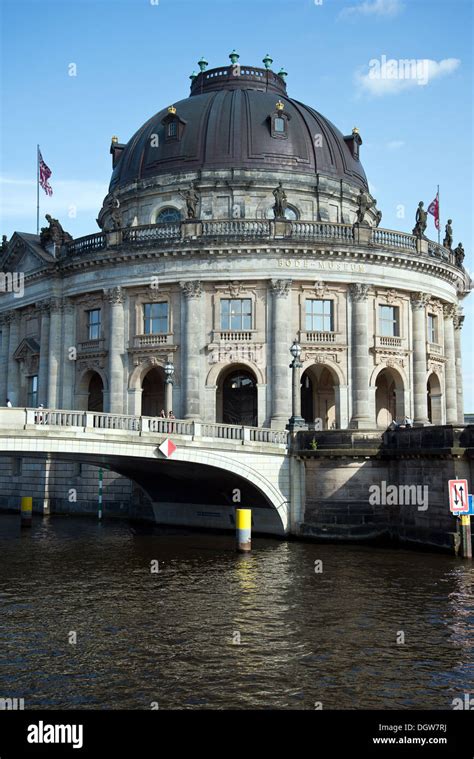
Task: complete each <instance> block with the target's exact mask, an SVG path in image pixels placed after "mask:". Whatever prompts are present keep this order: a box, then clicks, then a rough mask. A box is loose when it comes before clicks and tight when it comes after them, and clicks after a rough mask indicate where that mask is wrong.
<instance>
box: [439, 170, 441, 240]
mask: <svg viewBox="0 0 474 759" xmlns="http://www.w3.org/2000/svg"><path fill="white" fill-rule="evenodd" d="M440 210H441V206H440V204H439V185H438V245H439V244H440V239H439V236H440V229H441V213H440Z"/></svg>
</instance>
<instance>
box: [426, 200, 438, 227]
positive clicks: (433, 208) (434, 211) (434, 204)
mask: <svg viewBox="0 0 474 759" xmlns="http://www.w3.org/2000/svg"><path fill="white" fill-rule="evenodd" d="M428 213H430V214H431V215H432V216H434V225H435V227H436V229H437V230H438V232H439V190H438V192H437V193H436V197H435V199H434V200H432V201H431V203H430V204H429V206H428Z"/></svg>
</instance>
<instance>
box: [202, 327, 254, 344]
mask: <svg viewBox="0 0 474 759" xmlns="http://www.w3.org/2000/svg"><path fill="white" fill-rule="evenodd" d="M255 332H256V330H252V329H248V330H235V329H222V330H217V331H214V332H213V333H212V342H213V343H250V342H252V340H253V339H254V336H255Z"/></svg>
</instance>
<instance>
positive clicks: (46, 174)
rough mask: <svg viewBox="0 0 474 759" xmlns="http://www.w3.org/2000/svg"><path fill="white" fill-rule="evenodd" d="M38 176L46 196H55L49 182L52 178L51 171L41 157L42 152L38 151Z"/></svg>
mask: <svg viewBox="0 0 474 759" xmlns="http://www.w3.org/2000/svg"><path fill="white" fill-rule="evenodd" d="M38 174H39V183H40V185H41V187H42V188H43V190H44V191H45V193H46V195H52V194H53V188H52V187H51V185H50V184H49V182H48V179H49V178H50V176H51V169H50V168H49V166H46V164H45V162H44V161H43V156H42V155H41V150H39V149H38Z"/></svg>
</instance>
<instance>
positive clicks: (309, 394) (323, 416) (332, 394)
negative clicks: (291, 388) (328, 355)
mask: <svg viewBox="0 0 474 759" xmlns="http://www.w3.org/2000/svg"><path fill="white" fill-rule="evenodd" d="M337 384H338V381H337V378H336V377H335V375H334V374H333V373H332V371H331V370H330V369H329V368H328V367H327V366H324V365H323V364H314V365H313V366H310V367H309V368H308V369H306V371H305V372H303V374H302V376H301V416H302V417H303V419H304V420H305V422H307V423H308V424H312V423H315V422H316V424H317V425H318V427H319V429H323V430H330V429H334V428H335V427H336V425H337V419H336V386H337Z"/></svg>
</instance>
